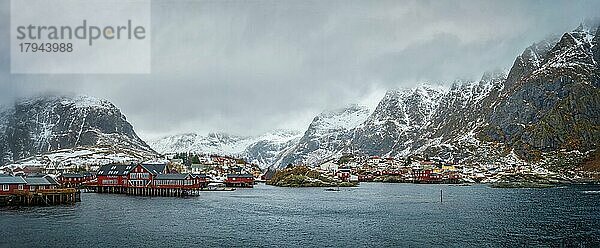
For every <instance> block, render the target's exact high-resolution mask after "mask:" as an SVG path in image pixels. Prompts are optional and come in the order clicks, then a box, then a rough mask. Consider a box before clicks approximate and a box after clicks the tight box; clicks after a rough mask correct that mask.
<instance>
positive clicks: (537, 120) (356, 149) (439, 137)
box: [279, 26, 600, 166]
mask: <svg viewBox="0 0 600 248" xmlns="http://www.w3.org/2000/svg"><path fill="white" fill-rule="evenodd" d="M599 32H600V30H599V29H598V28H597V27H595V28H586V27H584V26H581V27H579V28H577V29H576V30H574V31H572V32H568V33H565V34H564V35H562V36H557V37H552V38H549V39H546V40H544V41H541V42H538V43H535V44H533V45H532V46H530V47H528V48H526V49H525V50H524V51H523V53H522V54H521V55H520V56H518V57H517V58H516V59H515V62H514V63H513V66H512V68H511V69H510V71H509V72H508V74H505V73H502V72H495V73H486V74H484V76H483V77H482V79H481V80H480V81H477V82H460V83H455V84H453V85H452V86H451V87H450V88H449V89H443V88H435V87H428V86H420V87H417V88H414V89H406V90H394V91H389V92H387V94H386V95H385V97H384V98H383V99H382V100H381V101H380V103H379V105H378V106H377V108H376V109H375V110H374V112H373V113H372V114H371V115H370V116H369V117H368V118H367V119H366V120H365V122H364V123H362V124H360V125H358V126H357V127H356V128H354V129H353V130H352V131H350V132H351V133H352V136H351V137H350V138H349V141H348V142H347V144H348V145H347V146H320V147H321V148H322V149H321V150H320V153H315V154H314V156H312V160H311V161H320V160H319V159H318V158H319V154H326V155H331V154H340V153H341V152H352V153H357V154H364V155H379V156H400V157H402V156H407V155H413V154H420V155H425V156H428V157H440V158H442V159H446V160H454V161H462V162H473V163H491V162H498V163H504V162H507V161H508V162H515V161H517V162H519V163H521V162H529V163H532V162H533V163H535V162H536V161H542V160H543V161H544V163H546V162H548V161H549V162H548V163H555V159H554V158H557V157H573V156H575V155H573V154H578V155H577V156H585V154H587V153H588V152H590V151H592V150H594V149H597V147H598V144H599V142H600V131H599V130H600V126H599V125H600V105H599V104H600V103H599V101H600V91H599V87H600V79H599V76H600V73H599V71H600V69H599V64H598V61H599V59H598V57H599V50H600V48H599V46H598V43H599V41H600V38H599V37H598V33H599ZM310 129H311V128H309V131H310ZM338 143H343V142H338ZM305 144H310V143H309V142H305ZM308 150H310V149H308ZM572 152H575V153H572ZM567 153H568V154H571V155H568V156H564V154H567ZM303 154H306V152H303V151H302V150H296V153H295V156H296V157H297V158H298V160H296V161H300V162H306V160H305V159H303V158H304V157H303ZM561 154H562V155H561ZM322 159H323V157H321V160H322ZM553 161H554V162H553ZM577 161H578V160H577ZM573 162H576V161H575V160H572V161H571V162H568V163H571V164H572V163H573ZM568 163H567V164H568ZM309 164H311V163H309ZM563 164H564V163H563ZM279 166H285V165H282V164H279Z"/></svg>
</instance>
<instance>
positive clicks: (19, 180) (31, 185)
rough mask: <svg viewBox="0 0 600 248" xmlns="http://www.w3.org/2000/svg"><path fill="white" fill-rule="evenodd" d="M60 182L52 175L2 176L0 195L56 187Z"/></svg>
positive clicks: (0, 178)
mask: <svg viewBox="0 0 600 248" xmlns="http://www.w3.org/2000/svg"><path fill="white" fill-rule="evenodd" d="M59 186H60V184H59V183H58V182H57V181H56V180H54V179H53V178H52V177H49V176H43V177H25V178H23V177H22V176H6V175H2V176H0V195H13V194H17V193H21V192H36V191H38V190H45V189H56V188H58V187H59Z"/></svg>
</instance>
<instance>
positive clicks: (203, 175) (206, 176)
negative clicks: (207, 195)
mask: <svg viewBox="0 0 600 248" xmlns="http://www.w3.org/2000/svg"><path fill="white" fill-rule="evenodd" d="M192 177H198V178H210V177H209V176H208V175H206V174H192Z"/></svg>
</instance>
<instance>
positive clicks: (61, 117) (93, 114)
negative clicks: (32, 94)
mask: <svg viewBox="0 0 600 248" xmlns="http://www.w3.org/2000/svg"><path fill="white" fill-rule="evenodd" d="M95 146H103V147H114V148H115V149H120V150H129V151H135V152H136V153H138V154H145V155H148V156H149V157H151V156H153V155H155V154H156V153H155V152H154V151H153V150H152V149H151V148H150V147H149V146H148V145H147V144H146V143H145V142H144V141H143V140H141V139H140V138H139V137H138V136H137V134H136V133H135V131H134V130H133V127H132V125H131V124H130V123H129V122H127V119H126V118H125V116H124V115H123V114H122V113H121V111H120V110H119V109H118V108H117V107H115V106H114V105H113V104H112V103H110V102H108V101H106V100H100V99H96V98H93V97H88V96H74V97H72V96H45V97H36V98H30V99H24V100H21V101H18V102H16V103H15V104H14V105H12V106H4V107H3V108H2V110H1V111H0V158H1V160H0V164H6V163H10V162H13V161H16V160H20V159H24V158H27V157H31V156H34V155H39V154H43V153H46V152H50V151H54V150H60V149H70V148H76V147H95Z"/></svg>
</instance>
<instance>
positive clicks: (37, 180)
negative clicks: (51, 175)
mask: <svg viewBox="0 0 600 248" xmlns="http://www.w3.org/2000/svg"><path fill="white" fill-rule="evenodd" d="M24 179H25V182H27V185H31V186H42V185H55V184H54V182H55V181H54V180H53V179H50V180H51V181H50V180H48V178H46V177H26V178H24Z"/></svg>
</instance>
